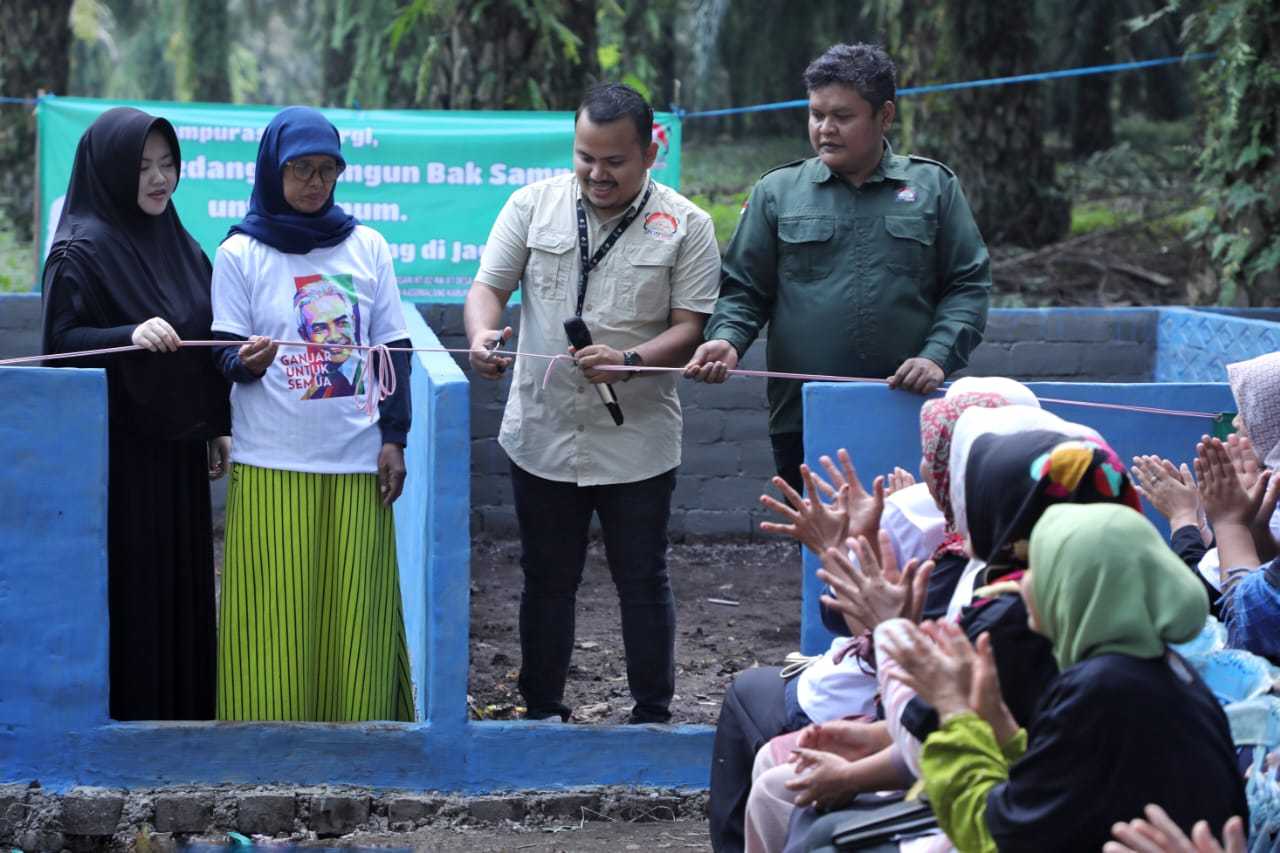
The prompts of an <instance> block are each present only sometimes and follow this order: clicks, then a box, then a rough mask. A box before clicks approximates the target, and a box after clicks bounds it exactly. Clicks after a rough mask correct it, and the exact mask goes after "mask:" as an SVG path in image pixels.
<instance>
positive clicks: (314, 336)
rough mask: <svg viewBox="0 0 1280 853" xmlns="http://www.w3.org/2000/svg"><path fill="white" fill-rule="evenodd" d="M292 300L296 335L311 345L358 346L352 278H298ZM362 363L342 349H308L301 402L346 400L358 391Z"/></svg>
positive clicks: (358, 322) (357, 310) (355, 356)
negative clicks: (307, 374)
mask: <svg viewBox="0 0 1280 853" xmlns="http://www.w3.org/2000/svg"><path fill="white" fill-rule="evenodd" d="M294 284H295V286H296V288H297V291H296V293H295V294H294V297H293V305H294V309H295V311H296V312H297V318H298V335H299V337H301V338H302V339H303V340H304V341H308V342H310V343H313V344H329V345H334V344H337V345H343V344H346V345H348V346H350V345H352V344H356V345H358V344H360V343H361V338H360V306H359V302H358V301H357V298H356V295H355V291H354V288H353V287H352V286H351V276H349V275H342V276H321V275H310V276H299V277H297V278H295V279H294ZM363 361H364V360H363V359H362V358H360V356H359V355H358V354H357V352H356V351H355V350H352V349H348V348H346V347H342V346H316V347H308V348H307V362H308V366H309V368H310V370H311V371H312V376H311V382H310V383H309V384H308V386H307V390H306V392H305V393H304V394H303V399H304V400H309V399H315V398H328V397H349V396H351V395H352V394H355V393H356V392H357V390H358V389H359V387H360V384H361V381H362V379H363V377H362V367H363Z"/></svg>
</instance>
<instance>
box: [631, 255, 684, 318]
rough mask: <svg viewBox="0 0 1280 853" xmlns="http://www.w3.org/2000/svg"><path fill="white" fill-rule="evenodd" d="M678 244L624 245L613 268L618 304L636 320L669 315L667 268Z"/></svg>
mask: <svg viewBox="0 0 1280 853" xmlns="http://www.w3.org/2000/svg"><path fill="white" fill-rule="evenodd" d="M679 248H680V246H679V244H678V243H675V242H670V243H664V242H658V241H656V240H654V241H651V242H649V241H646V242H644V243H633V244H631V245H628V246H627V247H626V248H625V250H624V251H623V253H622V261H623V262H622V263H620V264H618V265H617V267H616V273H615V275H616V287H617V291H616V293H617V304H618V307H619V308H620V309H621V310H622V311H623V312H624V313H625V314H626V315H627V316H629V317H631V318H634V319H636V320H640V321H646V320H665V319H667V317H669V316H670V314H671V270H672V268H673V267H674V266H675V263H676V254H677V252H678V251H679Z"/></svg>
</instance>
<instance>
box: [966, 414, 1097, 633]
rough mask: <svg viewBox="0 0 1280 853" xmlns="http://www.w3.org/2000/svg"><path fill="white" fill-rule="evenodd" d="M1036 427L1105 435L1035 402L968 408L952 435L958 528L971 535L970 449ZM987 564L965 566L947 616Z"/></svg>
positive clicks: (1087, 435) (969, 594)
mask: <svg viewBox="0 0 1280 853" xmlns="http://www.w3.org/2000/svg"><path fill="white" fill-rule="evenodd" d="M1032 430H1048V431H1051V432H1060V433H1062V434H1063V435H1066V436H1069V437H1071V438H1096V439H1101V436H1100V435H1098V433H1097V431H1096V430H1094V429H1093V428H1092V427H1087V426H1085V425H1084V424H1078V423H1073V422H1072V421H1066V420H1063V419H1062V418H1060V417H1058V416H1057V415H1055V414H1053V413H1052V412H1048V411H1045V410H1044V409H1040V408H1034V407H1032V406H1002V407H1001V408H998V409H982V408H972V409H966V410H965V411H964V413H963V414H961V415H960V419H959V420H958V421H956V428H955V432H954V433H952V436H951V459H950V462H949V464H950V466H951V508H952V510H953V511H954V513H955V518H956V531H957V532H958V533H959V534H960V535H961V536H965V537H968V535H969V517H968V513H967V512H966V511H965V488H964V482H965V472H966V471H967V469H968V466H969V453H970V451H971V450H973V445H974V443H975V442H976V441H977V440H978V439H979V438H980V437H981V436H984V435H1014V434H1015V433H1020V432H1031V431H1032ZM985 567H986V564H985V563H984V562H982V561H981V560H975V559H970V560H969V564H968V565H967V566H965V567H964V571H963V572H962V573H961V575H960V580H959V581H958V582H957V583H956V591H955V592H954V593H953V594H952V596H951V602H950V603H949V604H948V605H947V618H948V619H954V618H955V617H956V616H958V615H959V614H960V609H961V608H963V607H964V606H965V605H967V604H968V603H969V602H970V601H971V600H972V599H973V589H974V584H975V581H976V580H977V577H978V574H979V573H980V572H981V571H982V569H984V568H985Z"/></svg>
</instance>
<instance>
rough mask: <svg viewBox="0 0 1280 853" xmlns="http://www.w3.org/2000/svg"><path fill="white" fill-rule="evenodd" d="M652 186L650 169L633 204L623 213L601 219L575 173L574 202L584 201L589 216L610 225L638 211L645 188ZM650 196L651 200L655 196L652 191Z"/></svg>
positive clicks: (645, 174) (632, 201) (600, 222)
mask: <svg viewBox="0 0 1280 853" xmlns="http://www.w3.org/2000/svg"><path fill="white" fill-rule="evenodd" d="M652 186H653V177H652V176H651V175H650V173H649V172H648V171H646V172H645V173H644V185H643V186H641V187H640V192H638V193H636V197H635V198H633V199H632V200H631V204H629V205H627V209H626V210H624V211H622V212H621V213H615V214H613V215H612V216H610V217H609V218H608V219H601V218H600V211H598V210H596V208H595V205H593V204H592V203H591V202H589V201H587V200H586V199H584V198H583V197H582V184H581V183H579V182H578V176H577V175H574V176H573V202H574V204H577V203H578V202H579V201H581V202H583V205H582V206H583V208H585V209H586V211H587V216H589V217H591V218H592V219H594V220H595V221H596V222H597V223H599V224H600V225H601V226H604V225H608V224H609V223H610V222H614V221H616V220H618V219H621V218H622V217H624V216H629V215H631V214H634V213H636V212H637V210H636V208H638V207H639V206H640V202H642V201H643V200H644V193H645V190H647V189H649V188H650V187H652ZM649 198H650V200H652V198H653V194H652V193H650V194H649Z"/></svg>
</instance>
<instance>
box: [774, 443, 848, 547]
mask: <svg viewBox="0 0 1280 853" xmlns="http://www.w3.org/2000/svg"><path fill="white" fill-rule="evenodd" d="M800 476H801V477H803V478H804V482H805V493H806V497H801V495H800V494H799V493H798V492H797V491H796V490H795V489H793V488H791V485H790V484H789V483H788V482H787V481H786V480H784V479H782V478H781V477H774V478H773V480H772V482H773V486H774V488H776V489H777V490H778V491H779V492H781V493H782V496H783V497H784V498H786V499H787V503H785V504H784V503H782V502H781V501H779V500H778V499H777V498H774V497H773V496H771V495H761V496H760V503H761V504H763V505H764V507H765V509H768V510H771V511H772V512H774V513H775V514H777V515H779V516H781V517H782V518H784V519H786V521H785V522H775V521H762V522H760V529H761V530H762V531H764V532H765V533H780V534H782V535H784V536H790V537H791V538H792V539H795V540H797V541H799V542H800V543H802V544H803V545H804V546H805V547H806V548H808V549H809V550H810V551H812V552H813V553H814V554H817V555H818V556H819V557H821V556H822V554H823V552H825V551H826V549H827V548H829V547H832V546H833V545H836V544H838V543H840V542H841V541H843V540H844V538H845V537H846V536H847V535H848V532H849V511H848V509H847V505H846V501H845V499H844V496H845V493H847V492H848V490H849V487H848V486H847V485H842V486H840V490H839V491H838V492H834V493H833V492H832V489H831V486H830V484H828V483H827V482H826V481H825V480H823V479H822V478H821V477H819V476H817V475H816V474H814V473H813V472H812V471H811V470H809V466H808V465H801V466H800ZM819 491H825V492H827V493H829V494H834V495H835V500H833V501H832V502H831V503H823V502H822V500H821V499H820V498H819V497H818V492H819Z"/></svg>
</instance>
